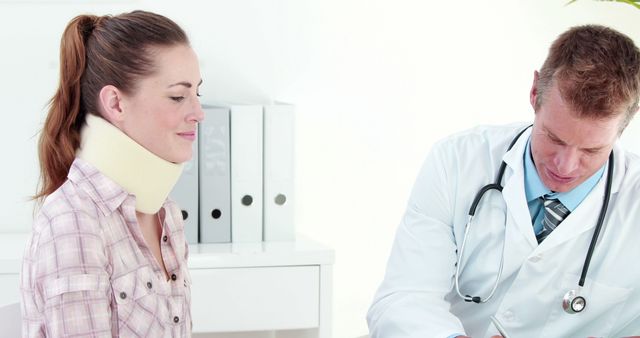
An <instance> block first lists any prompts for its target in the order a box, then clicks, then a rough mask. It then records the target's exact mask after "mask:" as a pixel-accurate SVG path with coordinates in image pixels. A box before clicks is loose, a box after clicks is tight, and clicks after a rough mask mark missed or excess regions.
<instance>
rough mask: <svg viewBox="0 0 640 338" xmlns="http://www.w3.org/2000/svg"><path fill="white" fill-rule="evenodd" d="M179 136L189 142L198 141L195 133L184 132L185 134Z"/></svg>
mask: <svg viewBox="0 0 640 338" xmlns="http://www.w3.org/2000/svg"><path fill="white" fill-rule="evenodd" d="M178 135H179V136H180V137H183V138H185V139H187V140H189V141H195V139H196V132H195V131H187V132H184V133H178Z"/></svg>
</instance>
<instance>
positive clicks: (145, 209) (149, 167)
mask: <svg viewBox="0 0 640 338" xmlns="http://www.w3.org/2000/svg"><path fill="white" fill-rule="evenodd" d="M76 156H77V157H79V158H81V159H83V160H85V161H87V162H88V163H90V164H91V165H93V166H95V167H96V168H97V169H98V170H99V171H100V172H101V173H103V174H104V175H105V176H107V177H108V178H110V179H111V180H113V181H114V182H116V183H117V184H119V185H120V186H121V187H122V188H123V189H124V190H125V191H127V192H128V193H130V194H133V195H135V196H136V210H137V211H139V212H142V213H145V214H155V213H156V212H158V210H160V208H161V207H162V204H163V203H164V201H165V200H166V198H167V196H168V195H169V192H171V189H173V186H174V185H175V184H176V182H177V181H178V178H179V177H180V174H181V173H182V164H175V163H172V162H169V161H166V160H164V159H162V158H160V157H158V156H157V155H155V154H153V153H152V152H150V151H149V150H147V149H146V148H144V147H143V146H141V145H140V144H138V143H137V142H136V141H134V140H133V139H131V138H130V137H129V136H127V135H126V134H125V133H124V132H122V131H121V130H120V129H118V128H117V127H115V126H114V125H112V124H111V123H109V122H108V121H106V120H104V119H102V118H100V117H98V116H95V115H92V114H87V120H86V125H85V126H84V127H83V128H82V131H81V141H80V149H78V152H77V154H76Z"/></svg>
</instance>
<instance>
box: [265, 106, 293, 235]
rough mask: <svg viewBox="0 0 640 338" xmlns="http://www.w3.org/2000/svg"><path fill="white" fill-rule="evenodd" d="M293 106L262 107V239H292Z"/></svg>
mask: <svg viewBox="0 0 640 338" xmlns="http://www.w3.org/2000/svg"><path fill="white" fill-rule="evenodd" d="M294 110H295V109H294V106H293V105H290V104H284V103H276V104H273V105H266V106H265V107H264V205H263V209H264V210H263V215H264V220H263V221H264V222H263V224H264V236H263V237H264V240H265V241H293V240H295V226H294V202H295V198H294V131H295V128H294V127H295V126H294V124H295V120H294Z"/></svg>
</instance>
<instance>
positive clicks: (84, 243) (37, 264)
mask: <svg viewBox="0 0 640 338" xmlns="http://www.w3.org/2000/svg"><path fill="white" fill-rule="evenodd" d="M160 215H161V217H162V216H164V221H163V222H162V223H163V224H162V240H161V244H160V245H161V251H162V259H163V261H164V264H165V267H166V269H167V272H168V273H169V275H170V276H171V278H170V279H169V280H168V281H167V280H166V278H165V274H164V271H162V268H161V267H160V265H159V264H158V262H157V261H156V260H155V258H154V256H153V254H152V252H151V250H150V249H149V248H148V247H147V245H146V244H145V241H144V238H143V235H142V232H141V230H140V228H139V225H138V222H137V220H136V213H135V197H134V196H133V195H130V194H128V193H127V192H126V191H124V190H123V189H122V188H121V187H120V186H119V185H117V184H116V183H115V182H113V181H112V180H110V179H109V178H107V177H106V176H104V175H103V174H102V173H100V172H99V171H98V170H97V169H96V168H95V167H93V166H91V165H90V164H88V163H87V162H84V161H82V160H80V159H76V160H75V161H74V162H73V164H72V166H71V168H70V170H69V175H68V180H67V181H66V182H65V183H64V184H63V185H62V186H61V187H60V188H59V189H58V190H56V191H55V192H54V193H52V194H51V195H49V196H48V197H47V198H46V200H45V203H44V205H43V206H42V209H41V210H40V212H39V214H38V216H37V217H36V220H35V223H34V226H33V232H32V235H31V238H30V240H29V241H28V243H27V247H26V248H25V253H24V261H23V266H22V275H21V278H20V279H21V281H20V285H21V294H22V317H23V319H22V327H23V329H22V332H23V336H24V337H154V338H155V337H190V336H191V311H190V305H191V291H190V285H191V279H190V277H189V271H188V269H187V255H188V246H187V243H186V241H185V237H184V223H183V221H182V214H181V212H180V209H179V208H178V206H177V205H176V204H175V203H174V202H172V201H170V200H167V201H165V203H164V205H163V206H162V209H161V210H160Z"/></svg>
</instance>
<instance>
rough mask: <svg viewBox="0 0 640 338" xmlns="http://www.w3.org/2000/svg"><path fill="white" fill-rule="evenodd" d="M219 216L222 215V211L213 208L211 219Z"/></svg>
mask: <svg viewBox="0 0 640 338" xmlns="http://www.w3.org/2000/svg"><path fill="white" fill-rule="evenodd" d="M220 216H222V211H220V209H213V211H212V212H211V217H213V219H218V218H220Z"/></svg>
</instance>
